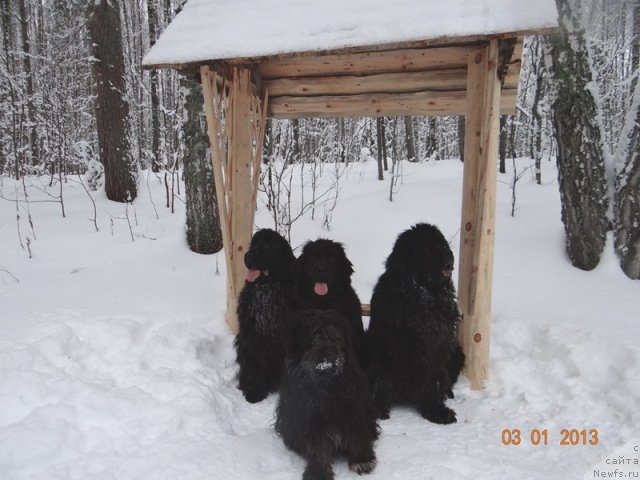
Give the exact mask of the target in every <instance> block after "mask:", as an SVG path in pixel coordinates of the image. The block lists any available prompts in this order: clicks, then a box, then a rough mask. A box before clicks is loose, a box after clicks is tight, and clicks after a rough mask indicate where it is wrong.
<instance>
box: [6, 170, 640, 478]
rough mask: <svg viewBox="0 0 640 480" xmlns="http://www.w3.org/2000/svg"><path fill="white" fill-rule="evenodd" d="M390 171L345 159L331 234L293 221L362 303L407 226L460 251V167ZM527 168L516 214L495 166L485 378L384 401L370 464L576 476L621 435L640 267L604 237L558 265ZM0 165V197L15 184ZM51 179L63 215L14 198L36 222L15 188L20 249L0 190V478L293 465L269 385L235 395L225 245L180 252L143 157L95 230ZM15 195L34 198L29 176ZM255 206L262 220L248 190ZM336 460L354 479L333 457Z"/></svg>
mask: <svg viewBox="0 0 640 480" xmlns="http://www.w3.org/2000/svg"><path fill="white" fill-rule="evenodd" d="M531 163H532V162H531V161H529V160H526V159H520V160H518V168H519V170H520V169H522V168H524V167H525V166H529V165H530V164H531ZM331 170H332V169H330V168H327V169H325V172H329V171H331ZM403 172H404V176H403V177H402V183H401V185H400V188H399V191H398V192H397V193H396V194H395V195H394V201H393V202H389V201H388V200H387V197H388V186H389V184H388V180H387V181H385V182H378V181H377V180H376V173H377V172H376V165H375V162H371V161H369V162H364V163H357V164H352V165H351V166H350V167H349V168H348V169H347V175H348V179H347V178H343V181H342V183H341V185H342V187H341V188H342V189H341V192H340V199H339V202H338V204H337V208H336V211H335V212H334V214H333V221H332V224H331V231H326V230H322V228H321V224H322V219H321V218H317V220H316V221H311V220H310V219H309V218H308V217H305V218H304V219H302V220H300V221H299V222H298V223H296V224H294V231H293V238H292V243H293V245H294V246H295V247H298V251H297V253H299V246H300V245H301V244H302V243H303V242H304V241H305V240H306V239H307V238H312V239H313V238H317V237H318V236H325V237H329V238H333V239H335V240H338V241H341V242H343V243H344V244H345V247H346V250H347V254H348V255H349V257H350V258H351V260H352V262H353V264H354V267H355V275H354V282H355V287H356V290H357V292H358V294H359V295H360V297H361V299H362V300H363V301H364V302H367V301H368V300H369V298H370V296H371V291H372V288H373V286H374V284H375V281H376V279H377V277H378V275H380V273H381V272H382V268H383V261H384V259H385V257H386V256H387V255H388V253H389V251H390V248H391V246H392V244H393V241H394V239H395V237H396V236H397V235H398V233H400V232H401V231H402V230H404V229H406V228H408V227H409V226H411V225H412V224H413V223H415V222H417V221H428V222H432V223H435V224H437V225H438V226H440V228H441V229H442V230H443V232H444V234H445V236H446V237H447V238H448V239H449V240H450V241H451V244H452V249H453V251H454V252H456V251H457V249H458V245H459V235H458V231H459V221H460V198H461V183H462V164H461V163H460V162H459V161H455V160H454V161H441V162H428V163H421V164H410V163H406V162H405V163H403ZM542 173H543V182H544V183H543V185H542V186H538V185H536V184H535V181H534V179H533V178H532V176H533V174H532V173H528V174H526V175H525V176H524V177H523V178H522V179H521V180H520V181H519V182H518V184H517V201H518V204H517V205H518V208H517V210H516V216H515V218H512V217H510V210H511V203H510V202H511V190H510V188H509V180H510V178H511V176H510V175H511V174H507V175H504V176H503V175H501V176H500V177H499V182H498V196H497V226H496V242H497V244H496V252H495V269H494V278H495V282H494V289H493V323H492V338H491V373H490V375H491V377H490V380H489V381H488V383H487V386H486V389H484V390H482V391H472V390H471V389H470V386H469V383H468V381H467V380H466V379H461V380H460V382H459V383H458V384H457V385H456V387H455V394H456V398H455V399H454V400H451V401H449V405H450V406H452V407H453V408H454V409H455V410H456V412H457V416H458V423H456V424H454V425H449V426H440V425H434V424H432V423H429V422H427V421H425V420H423V419H422V418H421V417H419V416H418V414H417V413H415V412H414V411H413V410H410V409H406V408H395V409H394V410H393V411H392V416H391V418H390V419H389V420H386V421H383V422H381V426H382V434H381V437H380V439H379V440H378V441H377V443H376V451H377V455H378V460H379V463H378V466H377V468H376V470H375V471H374V472H373V473H372V474H371V475H369V476H368V478H370V479H371V480H375V479H385V480H394V479H398V480H399V479H407V478H419V479H432V478H433V479H438V478H451V479H474V480H475V479H486V480H494V479H497V478H523V479H540V480H542V479H544V480H549V479H552V480H556V479H557V480H561V479H562V480H564V479H568V478H582V476H583V474H584V473H585V472H586V471H587V470H588V469H589V468H590V467H591V466H593V465H596V464H597V463H598V462H600V461H601V460H602V459H603V458H604V457H605V456H607V455H608V454H610V453H611V452H613V451H614V450H615V449H616V448H618V447H620V446H622V445H623V444H625V443H626V442H627V441H629V440H630V439H632V438H634V437H636V438H637V437H638V430H637V429H638V425H640V409H639V408H638V398H640V350H639V347H638V339H639V338H640V335H639V332H638V330H639V327H638V312H639V311H640V282H637V281H631V280H629V279H627V278H626V277H625V276H624V275H623V273H622V272H621V271H620V269H619V267H618V265H617V260H616V258H615V255H614V254H613V253H612V250H613V249H612V245H611V239H609V244H608V245H607V251H606V253H605V255H604V258H603V259H602V262H601V264H600V265H599V266H598V267H597V268H596V269H595V270H594V271H592V272H583V271H580V270H577V269H575V268H573V267H571V265H570V264H569V261H568V260H567V258H566V255H565V253H564V232H563V227H562V224H561V222H560V214H559V213H560V206H559V194H558V188H557V184H556V183H557V182H556V180H555V179H556V170H555V167H554V165H553V164H552V163H550V162H546V161H545V162H544V163H543V172H542ZM327 176H330V175H329V173H327ZM293 178H294V179H297V178H298V175H294V176H293ZM325 180H326V181H330V180H331V179H330V178H327V179H325ZM347 180H348V181H347ZM2 181H3V185H1V186H0V190H1V193H2V195H3V196H5V197H9V198H12V197H13V195H14V192H15V190H14V188H15V187H14V182H13V181H11V180H8V179H6V178H5V179H2ZM40 187H41V188H43V189H45V190H46V191H47V192H50V193H57V192H58V186H57V185H54V186H53V187H52V188H51V189H50V188H49V187H47V184H46V183H43V184H42V185H40ZM63 188H64V190H63V192H64V195H65V206H66V211H67V218H62V217H61V215H60V207H59V205H57V204H55V203H32V204H31V205H30V208H31V214H32V218H33V224H34V229H35V234H36V238H35V239H34V238H33V234H32V232H31V231H30V230H29V227H28V223H27V221H26V219H27V212H26V210H25V208H26V206H25V204H21V205H20V215H21V220H20V232H21V236H22V239H23V241H26V238H27V237H30V238H31V250H32V252H33V258H32V259H29V258H28V254H27V252H26V251H24V250H22V249H21V248H20V246H19V244H18V235H17V227H16V225H17V222H16V210H15V205H14V204H13V203H9V202H7V201H5V200H0V202H2V203H0V245H1V246H2V248H1V249H0V251H1V252H2V254H1V256H0V299H1V300H0V301H1V308H0V322H1V323H0V324H1V325H2V335H1V336H0V478H2V479H3V480H14V479H15V480H18V479H20V480H22V479H46V480H57V479H61V480H62V479H64V480H75V479H77V480H85V479H87V478H92V479H99V480H107V479H118V480H127V479H136V480H140V479H145V480H146V479H154V480H155V479H158V480H163V479H167V480H169V479H182V478H184V479H187V478H188V479H193V480H197V479H211V478H220V479H225V480H241V479H242V480H258V479H260V480H264V479H267V480H270V479H271V480H294V479H296V480H297V479H300V478H301V475H302V469H303V465H304V464H303V461H302V460H301V459H300V458H299V457H298V456H297V455H295V454H293V453H291V452H289V451H288V450H287V449H286V448H285V447H284V445H283V444H282V442H281V440H280V439H279V438H278V437H277V436H276V435H275V433H274V431H273V428H272V423H273V412H274V407H275V403H276V396H275V395H271V396H270V397H269V398H268V399H266V400H265V401H264V402H262V403H259V404H257V405H251V404H248V403H247V402H245V401H244V400H243V398H242V396H241V394H240V392H239V391H238V390H237V389H236V387H235V385H236V381H235V378H234V377H235V374H236V372H237V367H236V364H235V356H234V352H233V347H232V341H233V336H232V335H231V333H230V332H229V330H228V328H227V326H226V324H225V323H224V320H223V315H224V311H223V310H224V305H225V302H224V295H225V284H224V282H225V272H224V256H223V254H222V253H220V254H217V255H211V256H202V255H197V254H194V253H191V252H189V251H188V249H187V248H186V245H185V240H184V237H185V233H184V206H183V204H182V203H181V202H176V205H177V206H178V209H177V213H176V214H174V215H171V214H170V213H169V212H168V211H167V210H166V209H164V207H163V206H162V205H163V201H164V194H163V190H164V185H163V183H162V181H161V179H160V178H157V177H156V176H155V175H154V174H151V176H150V177H148V180H147V182H146V184H145V182H143V183H142V184H141V186H140V189H139V191H140V197H139V198H138V199H137V200H136V202H135V203H134V205H133V206H132V207H130V208H129V210H128V212H126V211H125V207H124V206H123V205H120V204H116V203H113V202H109V201H108V200H106V198H105V197H104V194H103V193H99V194H97V195H96V197H97V198H96V202H97V207H98V219H97V223H98V226H99V228H100V231H99V232H96V231H95V228H94V226H93V223H92V222H91V221H90V220H89V218H91V217H92V216H93V206H92V204H91V202H90V200H89V199H88V197H87V196H86V193H85V192H84V190H83V188H82V186H81V185H79V184H77V183H73V182H71V181H70V182H69V183H68V184H66V185H64V187H63ZM18 191H20V190H18ZM30 199H31V200H33V201H35V200H45V199H46V200H50V197H48V196H47V195H46V194H45V193H40V192H38V191H36V190H35V189H33V188H32V189H31V190H30ZM152 200H153V204H152ZM154 204H155V208H157V209H158V218H156V214H155V209H154ZM127 213H128V215H129V217H130V220H131V223H132V230H133V233H134V239H135V241H132V240H131V235H130V232H129V227H128V225H127V221H126V220H125V219H124V218H125V215H126V214H127ZM318 217H321V215H318ZM112 219H113V220H112ZM112 221H113V225H112ZM257 221H258V224H259V225H260V226H270V223H269V216H268V214H267V212H266V211H265V208H264V207H262V206H261V207H260V208H259V210H258V212H257ZM217 264H219V269H220V272H219V274H216V269H217ZM7 272H10V273H11V274H12V275H14V276H15V278H16V279H14V278H12V277H11V275H9V274H8V273H7ZM18 281H19V283H18ZM505 428H508V429H515V428H518V429H520V430H521V431H522V432H523V433H522V438H523V443H522V444H521V445H519V446H505V445H502V443H501V435H502V431H503V430H504V429H505ZM534 428H536V429H540V430H542V429H547V430H548V438H549V445H546V446H544V445H538V446H534V445H532V444H531V442H530V440H529V432H530V431H531V430H532V429H534ZM563 428H576V429H579V430H581V429H587V430H589V429H592V428H595V429H598V432H599V438H600V441H599V444H598V445H597V446H589V445H587V446H584V445H577V446H560V445H559V441H560V431H561V429H563ZM334 469H335V471H336V478H337V479H338V480H339V479H349V478H356V477H355V475H354V474H353V473H352V472H349V470H348V467H347V465H346V462H345V461H344V459H337V460H336V461H335V462H334Z"/></svg>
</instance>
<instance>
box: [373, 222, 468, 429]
mask: <svg viewBox="0 0 640 480" xmlns="http://www.w3.org/2000/svg"><path fill="white" fill-rule="evenodd" d="M452 270H453V253H452V252H451V249H450V248H449V244H448V243H447V241H446V239H445V238H444V236H443V235H442V233H441V232H440V230H438V228H437V227H434V226H433V225H428V224H426V223H420V224H417V225H415V226H414V227H413V228H411V229H409V230H407V231H405V232H403V233H402V234H401V235H400V236H399V237H398V239H397V240H396V243H395V245H394V247H393V250H392V252H391V255H389V258H387V262H386V271H385V272H384V273H383V274H382V276H381V277H380V278H379V279H378V283H377V284H376V286H375V288H374V290H373V296H372V297H371V322H370V324H369V329H368V331H367V336H368V337H367V338H368V342H369V348H370V351H371V368H370V370H369V376H370V381H371V388H372V393H373V396H374V405H375V407H376V409H377V414H378V416H379V417H380V418H388V417H389V411H390V407H391V404H392V403H405V404H410V405H414V406H415V407H417V409H418V411H419V412H420V414H421V415H422V416H423V417H425V418H426V419H428V420H430V421H432V422H434V423H443V424H446V423H453V422H455V421H456V415H455V412H454V411H453V410H451V409H450V408H448V407H446V406H445V404H444V401H445V397H447V396H448V397H450V398H453V392H452V390H451V388H452V387H453V384H454V383H455V382H456V380H457V378H458V375H459V373H460V371H461V370H462V367H463V365H464V353H463V352H462V348H461V347H460V343H459V342H458V340H457V338H456V331H457V325H458V322H459V320H460V312H459V310H458V306H457V303H456V294H455V288H454V286H453V282H452V281H451V272H452Z"/></svg>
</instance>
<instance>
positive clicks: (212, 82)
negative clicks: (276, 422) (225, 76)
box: [200, 66, 237, 326]
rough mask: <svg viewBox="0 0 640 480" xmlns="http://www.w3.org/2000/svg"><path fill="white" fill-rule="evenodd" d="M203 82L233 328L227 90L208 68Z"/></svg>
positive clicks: (234, 286)
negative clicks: (225, 114) (225, 112)
mask: <svg viewBox="0 0 640 480" xmlns="http://www.w3.org/2000/svg"><path fill="white" fill-rule="evenodd" d="M200 74H201V78H202V93H203V97H204V110H205V114H206V117H207V131H208V133H209V144H210V147H211V162H212V163H213V178H214V181H215V184H216V198H217V200H218V210H219V214H220V229H221V230H222V242H223V245H224V254H225V264H226V267H227V268H226V272H227V304H226V309H225V316H226V318H227V323H228V324H229V325H230V326H231V325H232V324H233V320H232V319H231V320H230V319H229V317H228V313H229V312H233V311H235V308H236V302H235V299H236V298H237V292H236V285H235V280H234V275H233V269H232V268H231V265H232V264H233V260H232V257H231V250H230V249H229V248H227V246H228V245H231V212H230V208H229V192H228V190H227V187H226V181H225V175H224V172H225V170H226V162H227V156H226V152H225V149H224V144H225V142H226V137H225V134H224V130H223V126H222V116H223V108H224V103H225V99H224V96H225V91H224V88H220V89H219V88H218V86H219V83H220V82H219V77H218V75H217V74H216V72H214V71H213V70H211V69H209V67H207V66H203V67H202V68H201V69H200Z"/></svg>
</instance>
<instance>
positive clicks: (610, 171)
mask: <svg viewBox="0 0 640 480" xmlns="http://www.w3.org/2000/svg"><path fill="white" fill-rule="evenodd" d="M557 3H558V6H559V11H560V22H561V32H560V33H559V34H557V35H551V36H546V37H544V36H532V37H528V38H527V39H526V42H525V45H524V52H523V64H522V75H521V80H520V87H519V97H518V102H517V113H516V114H515V115H509V116H506V115H505V116H503V117H502V118H501V119H500V127H501V133H500V149H499V151H500V159H499V162H500V172H501V173H502V174H503V175H506V173H505V172H506V167H505V165H506V163H512V164H513V167H514V170H513V171H512V175H511V178H504V181H509V182H511V183H512V185H513V190H514V208H515V202H516V201H517V181H518V179H519V177H520V176H521V175H523V174H524V172H525V170H526V171H529V172H533V173H534V174H535V176H536V181H537V182H538V183H540V182H541V181H542V179H541V175H542V173H541V168H540V164H541V163H542V162H553V161H555V160H556V159H557V162H558V166H559V170H558V175H559V180H560V181H559V185H560V188H561V191H562V195H561V198H562V211H563V217H562V218H563V221H564V223H565V228H566V232H567V248H568V253H569V257H570V258H571V260H572V262H573V263H574V264H575V265H576V266H577V267H579V268H582V269H591V268H594V267H595V266H596V265H597V264H598V259H599V257H600V255H601V252H602V249H603V248H604V239H605V235H606V232H607V231H609V230H613V232H614V233H615V248H616V252H617V254H618V256H619V258H620V262H621V266H622V269H623V270H624V271H625V273H626V274H627V275H628V276H629V277H631V278H639V277H640V246H639V242H640V227H639V224H640V198H639V197H638V195H639V193H638V192H639V184H640V157H639V156H638V152H639V151H640V143H639V142H640V132H639V131H638V128H639V127H638V121H637V117H638V115H640V86H639V85H638V82H637V75H638V67H639V65H640V42H638V41H637V37H638V35H639V32H640V6H639V5H638V3H637V2H634V1H632V0H624V1H623V0H620V1H614V0H589V1H584V2H582V1H581V2H575V1H571V0H559V1H558V2H557ZM180 8H181V7H180V2H176V1H175V0H162V1H155V0H154V1H151V0H150V1H137V2H135V1H109V2H95V3H91V4H90V5H87V4H86V2H82V1H58V0H3V1H2V2H1V15H2V16H1V20H2V21H1V31H2V50H1V61H0V68H1V70H0V82H1V83H0V104H1V106H2V107H1V111H2V117H1V120H0V138H1V143H0V175H2V177H3V178H13V179H16V180H20V182H21V188H20V189H18V190H16V191H15V195H11V196H9V197H6V196H4V197H3V198H2V201H3V202H4V203H5V206H4V207H5V208H8V207H9V205H10V202H18V203H16V205H18V210H20V209H21V208H23V207H24V206H25V204H28V202H29V192H30V190H31V189H34V188H39V187H37V186H36V183H37V182H35V181H34V179H35V178H40V179H41V178H43V177H44V176H47V177H48V179H49V180H48V185H47V190H48V193H49V195H50V197H51V201H57V202H59V203H60V207H61V210H62V214H63V215H64V194H65V185H66V184H68V182H70V181H71V182H77V181H82V182H84V183H85V184H86V187H87V188H88V189H90V190H93V191H95V190H96V189H97V188H101V186H102V185H103V184H104V187H105V188H106V193H107V196H108V198H110V199H112V200H116V201H121V202H131V201H133V200H134V199H135V198H136V195H139V190H140V173H141V172H146V171H150V172H153V175H155V176H156V177H157V178H160V179H161V181H162V182H163V183H164V185H165V199H164V200H163V201H162V203H163V204H164V206H165V207H166V208H168V209H173V205H174V204H175V201H176V200H178V201H186V203H187V217H188V218H187V222H188V225H189V227H188V236H189V245H190V247H191V249H193V250H194V251H199V252H203V253H211V252H214V251H217V250H219V249H220V248H221V240H220V236H219V235H216V229H215V228H214V227H213V226H214V225H215V222H216V218H215V216H216V209H215V208H214V205H213V204H214V203H215V195H214V192H213V185H212V181H211V175H212V173H211V167H210V165H209V164H210V161H209V159H208V158H207V146H206V141H207V137H206V130H205V127H204V125H203V123H204V121H203V113H202V112H201V110H202V107H201V104H202V102H201V93H200V87H199V85H198V84H197V83H196V82H194V79H189V78H185V77H184V76H181V75H179V74H177V73H176V72H175V71H173V70H160V71H155V70H153V71H146V70H143V69H142V68H141V66H140V63H141V59H142V56H143V55H144V53H145V52H146V51H148V49H149V48H150V46H151V45H153V43H154V40H155V39H156V38H157V36H158V35H159V33H160V32H161V31H162V30H163V29H164V28H165V26H166V25H167V24H168V23H169V21H170V20H171V18H172V17H173V16H174V15H175V14H176V12H177V11H179V9H180ZM107 24H108V25H109V27H106V25H107ZM101 45H102V46H101ZM104 45H106V47H105V46H104ZM101 55H104V56H108V58H111V59H112V60H113V61H114V62H116V64H117V65H118V68H119V71H120V72H121V76H120V78H116V79H113V80H112V81H113V84H114V85H116V88H115V89H114V90H115V91H114V90H112V91H110V92H109V91H103V90H101V89H100V88H99V87H98V83H97V82H98V79H99V78H100V75H102V73H101V71H100V61H99V58H100V56H101ZM104 102H112V103H111V104H114V103H115V104H116V105H117V108H116V109H115V110H114V111H115V112H116V117H118V116H119V118H109V117H108V115H112V113H109V112H106V109H105V108H101V106H102V105H104ZM102 111H105V115H104V118H101V113H100V112H102ZM463 132H464V118H463V117H431V118H430V117H403V118H379V119H372V118H357V119H300V120H292V121H270V123H269V125H268V127H267V140H266V146H265V155H264V167H265V168H263V174H262V179H261V189H262V190H263V191H265V192H267V194H268V198H269V209H270V211H271V212H272V217H273V221H274V225H273V226H274V227H276V228H277V229H278V230H279V231H281V232H284V233H287V232H289V231H290V229H291V226H292V223H293V222H294V221H295V219H296V218H298V217H299V216H300V215H301V214H305V213H306V211H310V210H311V209H312V208H311V207H314V204H315V201H316V195H319V196H320V197H321V198H323V199H324V200H326V199H327V198H328V197H332V196H335V195H333V194H332V193H331V192H328V191H324V192H315V190H314V192H313V193H312V194H310V195H309V198H311V201H310V202H306V203H305V204H304V205H302V206H301V207H299V208H298V210H295V208H294V210H295V211H291V204H290V203H291V202H290V201H289V202H288V201H287V196H288V195H290V194H291V192H289V191H288V185H290V180H291V176H292V175H293V169H292V168H291V166H293V165H303V167H305V169H306V172H305V171H304V169H303V172H302V174H301V175H309V176H310V177H313V176H314V175H317V172H318V171H319V169H321V166H322V165H325V164H327V165H328V164H333V165H335V164H336V163H343V164H348V163H351V162H360V161H368V160H371V161H377V162H378V164H379V167H378V171H379V173H378V176H379V179H380V180H381V181H386V182H390V188H389V193H390V195H389V196H390V200H391V199H392V198H393V190H394V185H393V183H394V182H397V180H398V176H399V173H400V172H401V169H402V162H404V161H408V162H437V161H439V160H442V159H454V158H460V159H461V160H463V159H462V158H461V157H462V156H463V147H462V143H461V142H462V140H461V139H462V138H463ZM101 138H103V140H102V142H103V143H104V144H105V145H106V144H110V145H111V144H113V145H117V148H116V149H115V150H113V151H112V152H118V153H117V154H114V153H110V152H109V151H108V150H109V149H108V148H105V146H102V147H101V141H100V139H101ZM101 149H102V150H101ZM522 158H527V159H531V161H529V162H528V163H527V162H524V161H522V160H520V159H522ZM517 159H518V160H517ZM105 170H106V171H105ZM570 179H573V180H575V181H569V180H570ZM105 180H106V182H105ZM182 182H184V186H183V185H182ZM311 183H312V184H313V183H314V182H313V181H312V182H311ZM90 195H91V194H90ZM25 202H26V203H25ZM18 222H19V223H20V226H19V227H20V229H21V231H22V232H23V233H24V235H23V236H24V237H25V238H21V240H20V241H21V242H22V243H24V242H27V241H28V239H29V233H28V215H26V216H25V215H22V216H20V219H19V220H18Z"/></svg>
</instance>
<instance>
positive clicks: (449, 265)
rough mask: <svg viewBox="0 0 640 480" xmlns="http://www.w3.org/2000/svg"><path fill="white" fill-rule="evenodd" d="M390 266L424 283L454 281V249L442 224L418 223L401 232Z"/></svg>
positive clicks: (389, 261) (433, 283)
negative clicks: (450, 245)
mask: <svg viewBox="0 0 640 480" xmlns="http://www.w3.org/2000/svg"><path fill="white" fill-rule="evenodd" d="M386 266H387V270H389V271H395V272H401V273H403V274H405V275H411V276H412V277H413V278H414V279H415V280H416V281H417V282H418V283H419V284H420V285H425V286H436V285H442V284H446V283H449V282H451V273H452V272H453V252H452V251H451V248H450V247H449V242H447V239H446V238H444V235H442V232H440V230H439V229H438V227H435V226H433V225H429V224H428V223H418V224H417V225H414V226H413V227H411V228H410V229H409V230H406V231H404V232H402V233H401V234H400V235H399V236H398V239H397V240H396V243H395V245H394V246H393V250H392V251H391V255H389V258H387V263H386Z"/></svg>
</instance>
